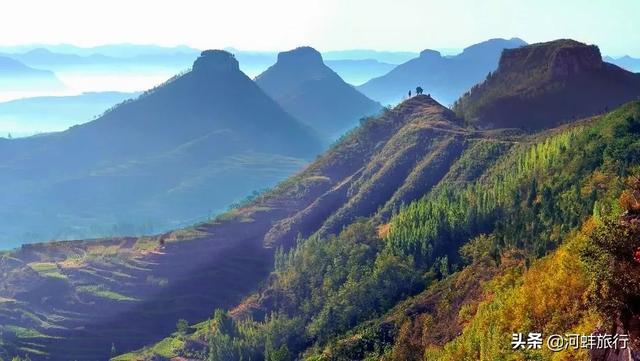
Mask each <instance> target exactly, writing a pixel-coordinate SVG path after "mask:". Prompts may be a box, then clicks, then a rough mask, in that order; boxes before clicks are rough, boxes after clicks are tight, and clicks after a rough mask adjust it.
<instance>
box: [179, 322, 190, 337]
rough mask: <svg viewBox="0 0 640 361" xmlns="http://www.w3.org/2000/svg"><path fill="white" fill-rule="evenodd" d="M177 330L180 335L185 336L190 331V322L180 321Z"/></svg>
mask: <svg viewBox="0 0 640 361" xmlns="http://www.w3.org/2000/svg"><path fill="white" fill-rule="evenodd" d="M176 330H177V331H178V333H179V334H181V335H185V334H186V333H187V331H189V322H187V320H185V319H183V318H181V319H179V320H178V322H177V323H176Z"/></svg>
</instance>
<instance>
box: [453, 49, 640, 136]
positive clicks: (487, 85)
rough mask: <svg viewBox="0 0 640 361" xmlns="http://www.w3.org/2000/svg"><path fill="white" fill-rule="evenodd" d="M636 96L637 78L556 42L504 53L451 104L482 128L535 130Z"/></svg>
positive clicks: (594, 52)
mask: <svg viewBox="0 0 640 361" xmlns="http://www.w3.org/2000/svg"><path fill="white" fill-rule="evenodd" d="M638 96H640V75H638V74H634V73H631V72H628V71H626V70H623V69H621V68H618V67H617V66H615V65H611V64H608V63H605V62H603V61H602V57H601V55H600V50H599V49H598V47H596V46H594V45H586V44H582V43H579V42H577V41H574V40H556V41H552V42H548V43H540V44H533V45H529V46H524V47H521V48H517V49H507V50H504V52H503V54H502V57H501V58H500V62H499V66H498V69H497V70H496V71H495V72H494V73H492V74H490V76H488V77H487V79H486V80H485V81H484V82H483V83H481V84H479V85H477V86H474V87H473V88H472V89H471V90H470V91H469V92H467V93H466V94H465V95H464V96H463V97H461V98H460V99H459V100H458V101H457V102H456V104H455V105H454V110H455V111H456V112H457V113H458V115H460V116H462V117H464V118H465V119H466V120H467V121H468V122H469V123H473V124H475V125H477V126H479V127H482V128H503V127H513V128H524V129H529V130H538V129H542V128H548V127H553V126H556V125H558V124H561V123H565V122H569V121H571V120H575V119H579V118H584V117H588V116H592V115H596V114H601V113H603V112H606V111H607V110H608V109H613V108H615V107H618V106H620V105H621V104H623V103H626V102H628V101H631V100H635V99H637V98H638Z"/></svg>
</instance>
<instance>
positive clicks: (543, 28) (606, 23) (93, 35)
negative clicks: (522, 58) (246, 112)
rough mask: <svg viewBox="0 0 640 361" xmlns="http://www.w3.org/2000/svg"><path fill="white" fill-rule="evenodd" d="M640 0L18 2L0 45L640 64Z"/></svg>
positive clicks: (7, 5) (0, 21)
mask: <svg viewBox="0 0 640 361" xmlns="http://www.w3.org/2000/svg"><path fill="white" fill-rule="evenodd" d="M638 14H640V0H482V1H480V0H477V1H473V0H466V1H463V0H446V1H445V0H440V1H433V0H388V1H383V0H253V1H248V0H226V1H218V0H209V1H205V0H181V1H162V0H109V1H93V0H56V1H51V0H20V1H6V2H4V3H3V5H2V12H0V45H2V46H7V45H21V44H32V43H38V44H59V43H71V44H75V45H79V46H96V45H103V44H114V43H134V44H158V45H166V46H174V45H182V44H184V45H189V46H192V47H195V48H199V49H204V48H224V47H235V48H238V49H243V50H284V49H290V48H294V47H296V46H300V45H311V46H314V47H316V48H318V49H320V50H323V51H328V50H341V49H377V50H409V51H419V50H422V49H425V48H433V49H451V48H454V49H455V48H463V47H465V46H468V45H470V44H473V43H477V42H480V41H483V40H486V39H488V38H495V37H503V38H510V37H514V36H517V37H520V38H522V39H524V40H525V41H527V42H529V43H533V42H540V41H548V40H553V39H557V38H573V39H576V40H579V41H582V42H586V43H590V44H596V45H599V46H600V48H601V50H602V52H603V53H604V54H607V55H613V56H619V55H625V54H628V55H632V56H635V57H640V21H638Z"/></svg>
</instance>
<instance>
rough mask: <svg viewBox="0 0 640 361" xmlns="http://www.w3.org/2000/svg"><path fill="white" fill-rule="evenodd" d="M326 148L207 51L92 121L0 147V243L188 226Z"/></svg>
mask: <svg viewBox="0 0 640 361" xmlns="http://www.w3.org/2000/svg"><path fill="white" fill-rule="evenodd" d="M321 149H322V147H321V141H320V139H319V138H318V137H317V135H316V133H315V132H314V131H313V130H312V129H311V128H309V127H308V126H305V125H303V124H301V123H299V122H298V120H296V119H295V118H293V117H292V116H291V115H289V114H288V113H287V112H285V111H284V110H283V109H282V108H281V107H280V106H279V105H278V104H277V103H276V102H274V101H273V100H272V99H270V98H269V97H268V96H267V95H266V94H265V93H264V92H263V91H262V90H261V89H260V88H259V87H258V86H257V85H256V84H255V83H254V82H253V81H251V79H249V78H248V77H247V76H246V75H244V74H243V73H242V72H240V70H239V68H238V62H237V61H236V60H235V59H234V57H233V56H232V55H231V54H229V53H227V52H224V51H206V52H203V53H202V55H201V56H200V57H199V58H198V59H197V60H196V61H195V63H194V65H193V70H192V71H190V72H188V73H186V74H183V75H180V76H177V77H175V78H174V79H172V80H170V81H168V82H167V83H166V84H163V85H161V86H159V87H157V88H155V89H153V90H151V91H148V92H146V93H145V94H143V95H141V96H140V97H139V98H137V99H135V100H130V101H127V102H125V103H123V104H121V105H119V106H117V107H115V108H114V109H112V110H110V111H108V112H106V113H105V114H104V115H102V116H101V117H100V118H98V119H96V120H94V121H91V122H89V123H86V124H83V125H79V126H75V127H72V128H70V129H69V130H67V131H65V132H62V133H53V134H49V135H42V136H37V137H29V138H21V139H14V140H9V141H7V140H4V141H2V142H0V151H1V152H2V154H3V157H2V159H1V160H0V167H2V169H3V172H2V175H1V176H0V184H1V185H2V188H3V189H4V190H5V192H8V194H9V195H10V196H8V198H5V199H4V200H3V202H2V209H0V214H1V216H0V223H1V225H0V226H2V228H3V229H4V231H3V234H2V238H1V240H3V241H4V242H7V241H11V242H17V241H20V240H23V241H24V240H35V239H40V240H43V239H50V238H56V237H62V238H69V237H79V236H86V235H94V236H95V235H99V234H100V233H103V234H108V233H113V231H114V230H115V229H116V228H117V227H118V225H119V224H127V225H128V227H129V228H130V229H128V230H126V229H124V228H123V229H122V232H131V231H134V232H139V230H135V229H132V228H131V226H132V225H141V224H148V223H149V222H151V223H153V224H154V226H155V227H156V228H154V229H163V228H164V229H166V228H167V227H173V226H175V224H179V223H182V222H193V221H194V219H197V218H198V217H203V216H206V215H207V214H209V213H210V212H211V211H214V210H221V209H224V208H225V207H227V206H228V205H229V204H231V203H233V202H235V201H237V200H239V199H241V198H242V197H244V196H245V195H246V194H249V193H250V192H251V191H252V190H256V189H261V188H263V187H266V186H269V185H271V184H274V183H275V182H276V181H278V180H280V179H282V178H283V177H284V176H286V175H288V174H291V173H292V172H293V171H295V170H296V169H299V168H300V167H301V165H302V164H304V162H305V159H309V158H310V157H312V156H314V155H315V154H316V153H317V152H319V151H320V150H321ZM34 217H35V218H34ZM36 219H37V220H38V221H36ZM99 225H102V227H104V226H105V225H107V228H109V227H116V228H113V229H106V230H105V229H104V228H103V229H102V230H100V229H95V227H98V226H99ZM92 227H93V228H92ZM125 228H126V227H125ZM25 230H29V231H30V234H24V232H25ZM147 231H149V229H147ZM116 233H119V232H116ZM4 244H5V246H7V243H4ZM11 244H15V243H9V245H11Z"/></svg>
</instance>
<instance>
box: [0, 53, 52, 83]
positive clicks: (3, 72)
mask: <svg viewBox="0 0 640 361" xmlns="http://www.w3.org/2000/svg"><path fill="white" fill-rule="evenodd" d="M33 88H39V89H41V90H57V89H62V88H64V85H63V84H62V83H61V82H60V80H58V78H57V77H56V76H55V74H54V73H53V72H51V71H48V70H40V69H35V68H32V67H29V66H27V65H25V64H23V63H21V62H19V61H17V60H15V59H12V58H8V57H4V56H0V91H16V90H25V89H33Z"/></svg>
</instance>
